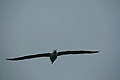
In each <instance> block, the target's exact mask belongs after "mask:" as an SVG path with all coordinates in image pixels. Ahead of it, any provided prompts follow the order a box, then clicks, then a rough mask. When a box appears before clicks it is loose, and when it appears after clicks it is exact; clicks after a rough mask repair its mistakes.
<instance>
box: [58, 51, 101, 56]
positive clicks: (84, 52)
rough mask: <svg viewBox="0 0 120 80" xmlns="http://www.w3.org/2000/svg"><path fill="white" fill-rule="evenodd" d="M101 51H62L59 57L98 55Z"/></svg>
mask: <svg viewBox="0 0 120 80" xmlns="http://www.w3.org/2000/svg"><path fill="white" fill-rule="evenodd" d="M98 52H99V51H85V50H80V51H60V52H58V56H61V55H68V54H93V53H98Z"/></svg>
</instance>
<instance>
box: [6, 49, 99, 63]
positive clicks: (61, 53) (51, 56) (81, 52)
mask: <svg viewBox="0 0 120 80" xmlns="http://www.w3.org/2000/svg"><path fill="white" fill-rule="evenodd" d="M98 52H99V51H85V50H80V51H60V52H57V50H53V52H52V53H43V54H35V55H28V56H23V57H17V58H10V59H7V60H11V61H17V60H24V59H31V58H37V57H49V58H50V60H51V62H52V64H53V62H54V61H55V60H56V59H57V56H61V55H68V54H93V53H98Z"/></svg>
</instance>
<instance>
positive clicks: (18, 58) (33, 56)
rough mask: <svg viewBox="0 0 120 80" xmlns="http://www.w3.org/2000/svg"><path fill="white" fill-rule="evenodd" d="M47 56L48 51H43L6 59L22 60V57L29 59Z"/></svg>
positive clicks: (48, 54)
mask: <svg viewBox="0 0 120 80" xmlns="http://www.w3.org/2000/svg"><path fill="white" fill-rule="evenodd" d="M49 56H50V53H43V54H35V55H28V56H23V57H17V58H9V59H7V60H11V61H16V60H24V59H31V58H37V57H49Z"/></svg>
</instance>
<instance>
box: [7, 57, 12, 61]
mask: <svg viewBox="0 0 120 80" xmlns="http://www.w3.org/2000/svg"><path fill="white" fill-rule="evenodd" d="M6 60H10V61H14V59H8V58H6Z"/></svg>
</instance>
